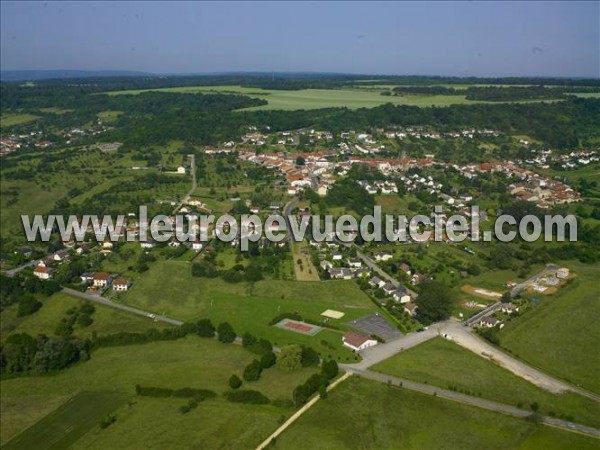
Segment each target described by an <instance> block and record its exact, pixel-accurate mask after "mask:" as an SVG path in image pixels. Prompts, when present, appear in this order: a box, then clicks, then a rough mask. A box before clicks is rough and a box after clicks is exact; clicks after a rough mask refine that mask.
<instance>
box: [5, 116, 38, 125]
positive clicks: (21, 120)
mask: <svg viewBox="0 0 600 450" xmlns="http://www.w3.org/2000/svg"><path fill="white" fill-rule="evenodd" d="M37 119H38V116H34V115H33V114H2V117H0V128H6V127H12V126H14V125H22V124H25V123H29V122H33V121H34V120H37Z"/></svg>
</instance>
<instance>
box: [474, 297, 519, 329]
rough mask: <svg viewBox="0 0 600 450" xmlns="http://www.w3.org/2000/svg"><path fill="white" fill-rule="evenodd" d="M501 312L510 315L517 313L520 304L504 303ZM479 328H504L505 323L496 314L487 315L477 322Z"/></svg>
mask: <svg viewBox="0 0 600 450" xmlns="http://www.w3.org/2000/svg"><path fill="white" fill-rule="evenodd" d="M500 312H501V313H503V314H506V315H508V316H510V315H511V314H515V313H518V312H519V306H517V305H515V304H513V303H502V305H501V306H500ZM477 326H478V327H479V328H494V327H498V328H500V329H502V328H503V327H504V323H503V322H502V320H500V319H499V318H498V317H495V316H493V315H492V316H485V317H482V318H481V320H479V322H478V323H477Z"/></svg>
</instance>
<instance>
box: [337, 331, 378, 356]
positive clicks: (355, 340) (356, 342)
mask: <svg viewBox="0 0 600 450" xmlns="http://www.w3.org/2000/svg"><path fill="white" fill-rule="evenodd" d="M342 342H343V343H344V346H345V347H348V348H349V349H350V350H352V351H355V352H359V351H361V350H364V349H365V348H368V347H373V346H374V345H377V341H376V340H375V339H373V338H371V337H369V336H367V335H364V334H360V333H355V332H353V331H349V332H347V333H346V334H344V336H343V337H342Z"/></svg>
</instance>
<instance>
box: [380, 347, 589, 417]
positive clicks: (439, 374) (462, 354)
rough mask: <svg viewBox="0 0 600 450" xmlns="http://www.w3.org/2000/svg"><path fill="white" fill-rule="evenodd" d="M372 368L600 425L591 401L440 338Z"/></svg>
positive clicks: (546, 413) (542, 412)
mask: <svg viewBox="0 0 600 450" xmlns="http://www.w3.org/2000/svg"><path fill="white" fill-rule="evenodd" d="M373 370H376V371H378V372H382V373H385V374H389V375H393V376H397V377H400V378H406V379H409V380H413V381H418V382H420V383H427V384H431V385H435V386H439V387H441V388H444V389H448V388H452V389H454V390H458V391H459V392H467V393H470V394H471V395H480V396H482V397H483V398H487V399H490V400H495V401H498V402H502V403H506V404H512V405H514V406H519V407H521V408H529V406H530V405H531V404H533V403H537V404H538V405H539V411H540V413H541V414H544V415H548V414H550V413H552V414H554V415H559V416H560V415H562V416H571V417H572V418H573V420H575V421H577V422H580V423H587V424H589V425H592V426H596V427H598V426H599V425H600V420H599V419H598V417H599V415H600V407H599V406H598V403H596V402H595V401H593V400H589V399H587V398H584V397H581V396H579V395H576V394H563V395H554V394H551V393H549V392H546V391H544V390H542V389H540V388H537V387H536V386H534V385H533V384H530V383H528V382H527V381H525V380H523V379H521V378H519V377H517V376H516V375H513V374H511V373H510V372H508V371H507V370H505V369H502V368H501V367H498V366H496V365H494V364H493V363H492V362H490V361H488V360H485V359H483V358H481V357H479V356H477V355H475V354H473V353H471V352H470V351H469V350H466V349H463V348H462V347H459V346H458V345H456V344H454V343H451V342H448V341H446V340H444V339H442V338H436V339H434V340H432V341H428V342H425V343H423V344H420V345H419V346H417V347H414V348H412V349H410V350H407V351H406V352H402V353H399V354H397V355H396V356H393V357H392V358H390V359H388V360H386V361H383V362H381V363H379V364H377V365H376V366H374V367H373Z"/></svg>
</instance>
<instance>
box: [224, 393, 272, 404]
mask: <svg viewBox="0 0 600 450" xmlns="http://www.w3.org/2000/svg"><path fill="white" fill-rule="evenodd" d="M225 397H226V398H227V400H229V401H230V402H233V403H249V404H253V405H266V404H268V403H269V399H268V397H266V396H265V395H263V394H262V393H261V392H258V391H232V392H228V393H227V394H225Z"/></svg>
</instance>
